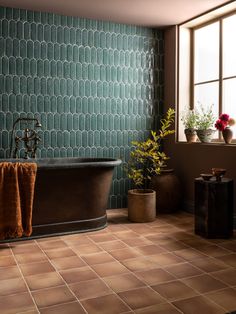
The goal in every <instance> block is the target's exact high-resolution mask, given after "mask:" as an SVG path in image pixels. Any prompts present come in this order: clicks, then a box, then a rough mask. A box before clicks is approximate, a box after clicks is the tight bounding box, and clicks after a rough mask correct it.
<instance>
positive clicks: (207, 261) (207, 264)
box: [191, 257, 229, 273]
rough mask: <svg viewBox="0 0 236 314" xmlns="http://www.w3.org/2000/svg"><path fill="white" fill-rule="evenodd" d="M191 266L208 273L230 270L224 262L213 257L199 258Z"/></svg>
mask: <svg viewBox="0 0 236 314" xmlns="http://www.w3.org/2000/svg"><path fill="white" fill-rule="evenodd" d="M191 264H192V265H194V266H196V267H198V268H200V269H201V270H202V271H204V272H206V273H210V272H214V271H218V270H222V269H226V268H229V266H228V265H226V264H225V263H223V262H220V261H219V260H217V259H215V258H213V257H206V258H199V259H197V260H195V261H191Z"/></svg>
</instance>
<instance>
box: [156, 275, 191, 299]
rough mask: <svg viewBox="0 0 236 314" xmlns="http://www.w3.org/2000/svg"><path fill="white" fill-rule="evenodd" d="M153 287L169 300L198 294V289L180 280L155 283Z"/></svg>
mask: <svg viewBox="0 0 236 314" xmlns="http://www.w3.org/2000/svg"><path fill="white" fill-rule="evenodd" d="M152 288H153V289H154V290H155V291H157V292H158V293H159V294H160V295H161V296H162V297H163V298H165V299H167V300H169V301H175V300H178V299H187V298H191V297H194V296H196V295H197V292H196V291H194V290H193V289H192V288H190V287H188V286H187V285H185V284H184V283H183V282H181V281H179V280H175V281H171V282H165V283H161V284H158V285H154V286H152Z"/></svg>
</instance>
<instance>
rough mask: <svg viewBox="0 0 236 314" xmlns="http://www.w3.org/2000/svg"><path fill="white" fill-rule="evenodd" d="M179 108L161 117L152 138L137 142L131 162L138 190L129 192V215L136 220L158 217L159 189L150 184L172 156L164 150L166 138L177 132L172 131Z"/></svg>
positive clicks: (149, 219)
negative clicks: (158, 128)
mask: <svg viewBox="0 0 236 314" xmlns="http://www.w3.org/2000/svg"><path fill="white" fill-rule="evenodd" d="M174 114H175V111H174V110H173V109H171V108H170V109H169V110H168V111H167V114H166V117H165V118H163V119H162V120H161V128H160V130H159V131H158V132H154V131H151V137H150V138H148V139H147V140H146V141H143V142H137V141H133V142H132V145H134V150H133V151H132V152H131V154H130V159H129V162H128V167H127V171H128V177H129V178H130V179H132V181H133V182H134V184H135V186H136V187H137V188H136V189H132V190H129V191H128V217H129V220H131V221H134V222H149V221H153V220H154V219H155V217H156V192H155V191H154V190H152V189H149V183H150V181H151V178H152V177H153V176H154V175H158V174H160V172H161V168H162V167H163V166H164V165H165V161H166V160H167V159H168V157H167V156H166V154H165V153H164V152H163V151H162V149H161V143H162V140H163V139H164V138H165V137H166V136H168V135H169V134H173V133H174V132H175V131H174V130H170V127H171V124H172V123H173V122H174Z"/></svg>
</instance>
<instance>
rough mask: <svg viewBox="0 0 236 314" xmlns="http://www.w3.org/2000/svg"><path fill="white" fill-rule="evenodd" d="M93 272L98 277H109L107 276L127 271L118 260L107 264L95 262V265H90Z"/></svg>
mask: <svg viewBox="0 0 236 314" xmlns="http://www.w3.org/2000/svg"><path fill="white" fill-rule="evenodd" d="M91 267H92V268H93V269H94V270H95V272H96V273H97V274H98V275H99V276H100V277H109V276H115V275H119V274H124V273H127V272H129V271H128V269H127V268H126V267H124V266H123V265H122V264H120V263H119V262H117V261H115V262H111V263H109V264H106V263H105V264H97V265H92V266H91Z"/></svg>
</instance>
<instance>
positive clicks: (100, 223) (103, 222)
mask: <svg viewBox="0 0 236 314" xmlns="http://www.w3.org/2000/svg"><path fill="white" fill-rule="evenodd" d="M106 226H107V215H104V216H102V217H99V218H92V219H86V220H77V221H69V222H61V223H52V224H43V225H35V226H33V232H32V235H31V236H30V238H37V237H42V236H44V237H46V236H50V235H59V234H60V235H63V234H70V233H82V232H87V231H96V230H100V229H103V228H105V227H106Z"/></svg>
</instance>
